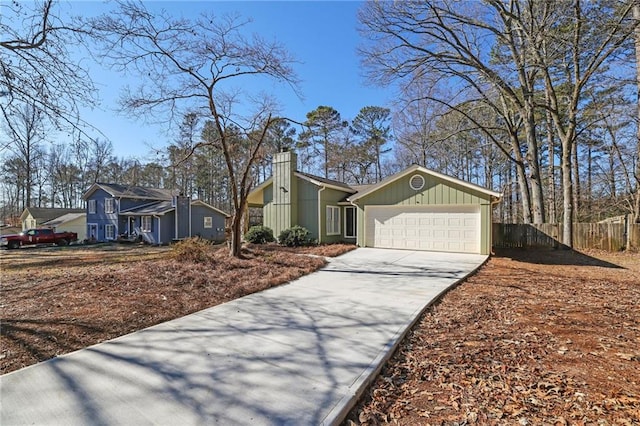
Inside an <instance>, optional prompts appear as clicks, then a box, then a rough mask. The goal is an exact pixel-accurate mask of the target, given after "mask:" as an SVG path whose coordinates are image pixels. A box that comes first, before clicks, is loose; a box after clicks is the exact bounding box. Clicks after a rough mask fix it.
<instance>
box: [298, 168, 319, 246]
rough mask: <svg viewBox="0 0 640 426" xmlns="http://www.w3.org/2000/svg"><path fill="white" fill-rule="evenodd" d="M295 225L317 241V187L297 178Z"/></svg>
mask: <svg viewBox="0 0 640 426" xmlns="http://www.w3.org/2000/svg"><path fill="white" fill-rule="evenodd" d="M297 180H298V220H297V223H296V224H297V225H300V226H303V227H305V228H307V229H308V230H309V232H310V233H311V237H312V238H313V239H314V240H317V239H318V235H319V234H318V190H319V189H320V188H319V187H318V186H316V185H314V184H312V183H311V182H308V181H306V180H304V179H300V178H298V179H297Z"/></svg>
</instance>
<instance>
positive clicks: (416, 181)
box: [409, 175, 424, 191]
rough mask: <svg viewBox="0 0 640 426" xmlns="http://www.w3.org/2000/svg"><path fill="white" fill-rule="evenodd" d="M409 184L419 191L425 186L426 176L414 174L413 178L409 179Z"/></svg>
mask: <svg viewBox="0 0 640 426" xmlns="http://www.w3.org/2000/svg"><path fill="white" fill-rule="evenodd" d="M409 186H410V187H411V189H413V190H414V191H419V190H421V189H422V188H424V177H422V175H413V176H411V179H409Z"/></svg>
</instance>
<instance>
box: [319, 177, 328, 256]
mask: <svg viewBox="0 0 640 426" xmlns="http://www.w3.org/2000/svg"><path fill="white" fill-rule="evenodd" d="M325 189H327V187H326V186H323V187H321V188H320V189H319V190H318V244H320V243H321V242H322V202H321V201H322V196H321V195H320V194H321V193H322V191H324V190H325Z"/></svg>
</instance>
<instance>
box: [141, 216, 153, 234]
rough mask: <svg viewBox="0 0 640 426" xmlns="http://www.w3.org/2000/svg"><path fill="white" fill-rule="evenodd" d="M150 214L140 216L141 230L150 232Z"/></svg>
mask: <svg viewBox="0 0 640 426" xmlns="http://www.w3.org/2000/svg"><path fill="white" fill-rule="evenodd" d="M151 219H152V218H151V216H142V217H141V218H140V230H141V231H142V232H151V226H152V225H151V223H152V222H151Z"/></svg>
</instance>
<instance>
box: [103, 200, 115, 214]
mask: <svg viewBox="0 0 640 426" xmlns="http://www.w3.org/2000/svg"><path fill="white" fill-rule="evenodd" d="M115 211H116V203H115V200H114V199H113V198H105V199H104V212H105V213H115Z"/></svg>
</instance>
